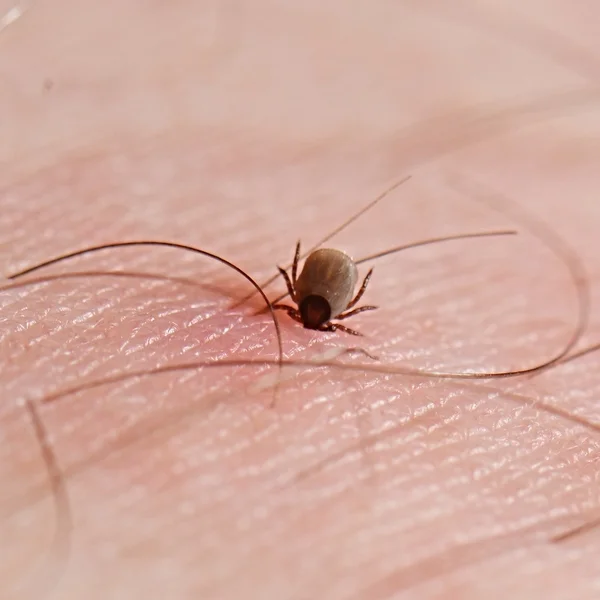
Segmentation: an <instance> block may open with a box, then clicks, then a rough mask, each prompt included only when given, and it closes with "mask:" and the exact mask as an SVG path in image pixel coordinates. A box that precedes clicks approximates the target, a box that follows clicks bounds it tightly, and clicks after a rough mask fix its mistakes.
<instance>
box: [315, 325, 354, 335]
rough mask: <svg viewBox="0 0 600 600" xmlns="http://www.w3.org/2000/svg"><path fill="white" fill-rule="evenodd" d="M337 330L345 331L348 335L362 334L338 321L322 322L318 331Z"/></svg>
mask: <svg viewBox="0 0 600 600" xmlns="http://www.w3.org/2000/svg"><path fill="white" fill-rule="evenodd" d="M338 330H339V331H345V332H346V333H349V334H350V335H359V336H362V335H363V334H362V333H360V332H359V331H355V330H354V329H350V327H346V326H344V325H340V324H339V323H324V324H323V325H321V327H319V331H338Z"/></svg>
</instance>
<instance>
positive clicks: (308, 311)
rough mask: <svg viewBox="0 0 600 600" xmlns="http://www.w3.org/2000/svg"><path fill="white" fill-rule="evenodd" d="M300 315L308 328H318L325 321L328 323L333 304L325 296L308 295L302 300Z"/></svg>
mask: <svg viewBox="0 0 600 600" xmlns="http://www.w3.org/2000/svg"><path fill="white" fill-rule="evenodd" d="M299 308H300V316H301V317H302V324H303V325H304V327H305V328H306V329H318V328H319V327H320V326H321V325H323V323H327V321H329V319H330V317H331V306H329V302H327V300H325V298H323V296H317V295H314V294H312V295H310V296H306V298H304V299H303V300H302V302H300V307H299Z"/></svg>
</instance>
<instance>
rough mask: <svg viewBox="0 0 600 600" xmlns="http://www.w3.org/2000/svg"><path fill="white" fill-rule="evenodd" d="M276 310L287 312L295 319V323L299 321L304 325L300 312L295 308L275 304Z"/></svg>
mask: <svg viewBox="0 0 600 600" xmlns="http://www.w3.org/2000/svg"><path fill="white" fill-rule="evenodd" d="M273 309H274V310H285V312H286V313H287V314H288V315H289V316H290V317H292V319H294V321H298V323H302V317H301V316H300V311H299V310H298V309H296V308H294V307H293V306H288V305H287V304H273Z"/></svg>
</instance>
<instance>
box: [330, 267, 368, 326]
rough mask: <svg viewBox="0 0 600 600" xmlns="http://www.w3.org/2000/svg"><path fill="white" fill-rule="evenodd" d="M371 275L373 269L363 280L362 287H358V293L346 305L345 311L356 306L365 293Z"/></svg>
mask: <svg viewBox="0 0 600 600" xmlns="http://www.w3.org/2000/svg"><path fill="white" fill-rule="evenodd" d="M371 275H373V269H371V270H370V271H369V272H368V273H367V275H366V277H365V278H364V279H363V282H362V285H361V286H360V290H358V293H357V294H356V296H354V298H353V299H352V300H351V301H350V302H349V303H348V306H346V310H348V309H349V308H352V307H353V306H356V303H357V302H358V301H359V300H360V299H361V298H362V295H363V294H364V293H365V290H366V289H367V286H368V285H369V280H370V279H371ZM338 318H339V317H338Z"/></svg>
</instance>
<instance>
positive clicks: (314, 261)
mask: <svg viewBox="0 0 600 600" xmlns="http://www.w3.org/2000/svg"><path fill="white" fill-rule="evenodd" d="M357 280H358V269H357V268H356V265H355V264H354V261H353V260H352V259H351V258H350V257H349V256H348V255H347V254H346V253H345V252H342V251H341V250H335V249H333V248H321V249H319V250H315V251H314V252H312V253H311V254H310V255H309V256H308V258H307V259H306V261H305V262H304V267H303V269H302V272H301V273H300V277H298V280H297V281H296V303H297V304H298V307H299V309H300V313H301V314H302V315H303V319H302V320H303V322H305V323H306V322H307V320H309V319H305V318H304V316H305V315H304V313H306V317H310V312H311V311H310V306H311V304H318V303H319V300H318V299H319V298H320V299H322V300H324V301H325V302H326V304H327V305H328V307H329V314H328V315H327V316H326V317H325V318H324V319H323V320H322V321H321V323H316V322H315V324H316V325H321V324H322V323H324V322H326V321H328V320H329V319H335V318H336V317H337V316H338V315H340V314H342V313H343V312H344V311H345V310H346V307H347V306H348V304H349V303H350V301H351V300H352V296H353V295H354V288H355V287H356V282H357ZM303 309H304V310H303Z"/></svg>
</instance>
